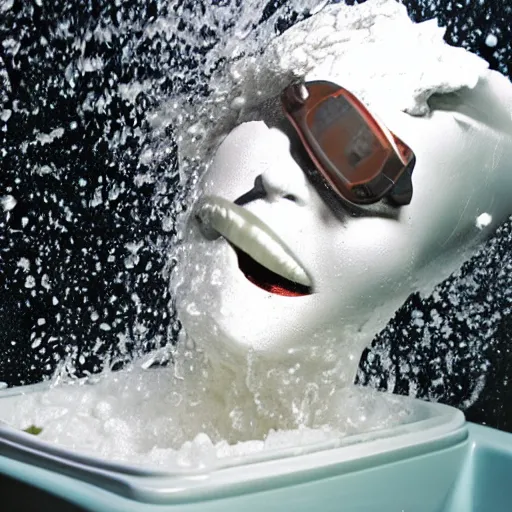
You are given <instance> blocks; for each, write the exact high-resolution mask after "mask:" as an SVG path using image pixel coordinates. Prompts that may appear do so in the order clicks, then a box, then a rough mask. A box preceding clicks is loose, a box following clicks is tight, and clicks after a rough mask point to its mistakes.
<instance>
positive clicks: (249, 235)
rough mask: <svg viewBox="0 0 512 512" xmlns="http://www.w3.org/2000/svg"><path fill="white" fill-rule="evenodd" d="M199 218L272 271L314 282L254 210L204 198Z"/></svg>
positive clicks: (307, 284)
mask: <svg viewBox="0 0 512 512" xmlns="http://www.w3.org/2000/svg"><path fill="white" fill-rule="evenodd" d="M196 217H197V218H198V219H199V220H200V221H201V223H202V227H203V229H205V230H206V232H207V233H210V234H211V230H212V228H213V229H214V230H215V231H217V232H218V233H220V234H221V235H222V236H223V237H224V238H225V239H226V240H228V241H229V242H231V243H232V244H233V245H235V246H236V247H238V248H239V249H240V250H242V251H243V252H245V253H247V254H248V255H249V256H250V257H251V258H252V259H254V260H255V261H257V262H258V263H260V264H261V265H263V266H264V267H266V268H268V269H269V270H271V271H272V272H274V273H276V274H278V275H280V276H282V277H284V278H286V279H288V280H289V281H293V282H295V283H299V284H301V285H304V286H308V287H312V286H313V282H312V279H311V278H310V277H309V275H308V274H307V272H306V271H305V270H304V268H303V267H302V265H301V264H300V263H299V262H298V261H297V259H296V258H295V256H294V255H293V253H292V251H291V250H290V249H289V248H288V247H287V246H286V244H285V243H284V242H283V241H282V240H281V239H280V238H279V237H278V236H277V235H276V234H275V233H274V232H273V231H272V230H271V229H270V228H269V227H268V226H267V225H266V224H265V223H264V222H262V221H261V220H260V219H258V217H256V216H255V215H254V214H253V213H251V212H250V211H248V210H246V209H245V208H242V207H241V206H238V205H236V204H234V203H232V202H230V201H227V200H226V199H223V198H221V197H218V196H208V197H204V198H202V199H201V201H200V203H199V204H198V207H197V209H196Z"/></svg>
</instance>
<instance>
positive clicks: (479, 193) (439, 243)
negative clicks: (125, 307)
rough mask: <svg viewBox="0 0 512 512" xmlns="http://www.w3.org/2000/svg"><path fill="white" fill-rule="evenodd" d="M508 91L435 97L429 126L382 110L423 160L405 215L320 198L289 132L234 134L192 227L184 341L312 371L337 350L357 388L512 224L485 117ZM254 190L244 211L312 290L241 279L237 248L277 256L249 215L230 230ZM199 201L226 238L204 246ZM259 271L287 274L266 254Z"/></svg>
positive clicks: (267, 129) (211, 172) (276, 125)
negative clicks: (417, 304) (413, 317)
mask: <svg viewBox="0 0 512 512" xmlns="http://www.w3.org/2000/svg"><path fill="white" fill-rule="evenodd" d="M509 87H510V86H509V85H508V84H505V83H504V82H502V81H501V77H498V76H497V75H496V76H494V75H493V76H490V78H489V79H488V80H482V81H481V83H480V84H479V85H478V86H477V87H476V88H475V90H473V91H470V90H466V91H464V92H462V93H458V94H457V95H450V96H448V95H447V96H442V97H440V98H438V99H435V100H433V101H432V106H433V112H432V113H431V114H430V115H429V116H425V117H413V116H410V115H408V114H405V113H402V112H399V111H386V110H384V109H382V110H380V111H379V112H375V113H376V114H377V115H378V116H379V117H380V119H381V120H382V121H383V122H384V123H385V124H386V125H387V127H388V128H389V129H391V130H392V131H393V132H394V133H395V134H396V135H398V137H400V138H401V139H402V140H404V141H405V142H406V143H407V144H408V145H409V146H410V147H411V148H412V149H413V151H414V152H415V155H416V166H415V169H414V172H413V187H414V193H413V198H412V201H411V203H410V204H409V205H407V206H403V207H398V208H397V207H392V206H389V205H387V204H385V203H384V202H381V203H377V204H376V205H372V206H371V207H356V208H353V207H350V206H348V205H347V204H343V203H342V202H338V201H332V200H331V199H332V198H331V199H330V198H328V197H326V195H325V193H324V192H323V191H322V188H321V186H319V185H318V184H317V183H316V180H315V174H316V171H315V169H314V166H313V164H312V163H311V162H310V161H309V160H308V159H307V158H305V157H304V155H303V152H302V151H301V145H300V142H299V141H298V139H297V137H296V136H295V135H294V133H293V130H291V129H290V128H289V126H287V124H286V121H284V120H283V122H281V121H278V122H268V121H254V122H248V123H244V124H242V125H240V126H238V127H236V128H235V129H234V130H233V131H232V132H231V133H230V134H229V135H228V136H227V137H226V138H225V140H224V141H223V142H222V144H221V145H220V147H219V148H218V150H217V152H216V155H215V157H214V159H213V161H212V163H211V165H210V167H209V169H208V171H207V173H206V175H205V176H204V179H203V181H202V182H201V185H200V187H201V190H200V196H201V197H200V199H199V201H198V202H197V204H196V207H195V210H194V214H193V215H191V216H190V218H189V222H188V224H187V231H186V244H185V253H186V254H185V256H184V269H183V272H182V276H183V281H182V283H181V286H180V287H179V289H178V306H179V308H180V313H181V318H182V320H183V322H184V325H185V327H186V330H187V332H188V333H189V334H190V335H191V336H192V338H193V339H194V340H196V342H198V343H199V345H200V346H201V347H202V348H203V349H204V350H205V351H206V352H207V353H208V355H209V356H211V358H213V359H215V358H221V359H226V358H227V357H228V356H229V355H233V354H238V355H242V356H247V354H251V353H257V354H259V355H263V356H265V357H266V358H269V359H272V360H274V361H278V360H287V359H290V360H298V361H308V362H311V364H312V365H313V362H314V361H316V360H322V361H324V360H325V359H329V358H332V360H333V361H334V360H335V359H336V357H337V355H338V352H339V351H340V350H343V354H344V358H345V360H346V363H347V364H346V365H344V369H343V370H341V378H342V379H343V380H346V381H347V382H351V381H352V379H353V377H354V373H355V371H356V368H357V363H358V360H359V357H360V354H361V352H362V350H363V349H364V347H365V346H366V345H367V344H368V343H370V342H371V340H372V338H373V336H374V335H375V334H376V333H378V332H379V330H380V329H382V328H383V327H384V326H385V324H386V323H387V322H388V321H389V319H390V318H391V317H392V316H393V314H394V312H395V311H396V309H397V308H398V307H399V306H400V305H401V304H402V303H403V302H404V300H405V299H406V298H407V296H408V295H409V294H410V293H413V292H415V291H421V292H424V293H428V292H430V291H431V289H432V287H433V286H434V285H435V284H437V283H439V282H440V281H442V280H443V279H445V278H446V277H447V276H448V275H449V274H450V273H451V272H452V271H454V270H455V269H456V268H457V267H458V266H460V264H461V263H462V262H463V261H464V260H465V259H467V257H468V256H469V255H470V254H471V251H472V249H473V248H474V247H475V246H476V245H477V244H478V243H479V242H481V241H482V240H483V239H484V238H485V237H486V236H488V235H489V234H490V233H492V231H493V230H494V229H495V228H496V227H497V226H498V225H499V223H500V221H501V220H503V219H504V218H506V216H507V215H509V214H510V212H511V209H512V207H511V206H510V204H512V203H510V199H509V198H510V191H511V190H512V188H511V186H512V177H511V176H510V175H511V174H512V173H511V172H509V170H507V161H508V162H510V161H511V159H510V157H511V156H512V141H511V138H510V135H506V133H507V131H506V130H507V129H508V130H509V132H508V133H510V120H508V119H507V118H506V116H503V115H497V116H490V115H488V114H486V112H488V111H489V109H491V110H492V109H493V108H496V109H497V110H499V102H500V99H503V98H501V96H503V95H505V92H503V91H506V94H508V95H509V96H508V97H509V98H510V89H504V88H509ZM500 95H501V96H500ZM262 117H264V118H265V116H264V115H263V116H262ZM277 118H278V119H279V115H277ZM507 123H508V128H507ZM255 180H256V181H257V182H259V183H260V185H261V187H260V188H261V189H263V191H264V193H263V194H260V195H259V196H257V197H255V198H253V199H252V200H250V201H249V202H247V203H246V204H244V205H243V206H242V207H241V208H243V209H244V210H246V211H249V212H250V213H252V214H254V216H255V217H256V218H257V219H258V223H260V222H261V223H263V225H264V226H265V229H267V228H268V229H269V230H271V232H272V236H273V237H274V238H276V239H278V240H279V242H277V243H278V245H279V244H281V245H282V247H285V248H286V251H287V254H288V256H290V257H291V260H290V261H291V263H290V265H292V267H293V265H295V266H296V267H294V270H293V271H292V273H291V274H289V275H288V277H290V276H295V280H296V281H298V280H299V281H300V280H302V282H303V284H304V283H306V284H308V285H311V286H310V288H311V289H310V291H311V293H308V294H306V295H301V296H283V295H281V294H280V293H272V292H269V291H266V290H265V289H262V288H261V287H260V286H258V285H257V284H254V282H251V281H250V280H249V279H248V278H247V277H246V273H247V268H246V263H244V262H242V263H240V260H239V258H238V256H237V252H236V251H235V249H234V247H233V246H238V247H244V248H248V249H247V251H248V252H249V253H252V254H255V255H258V254H261V253H262V251H263V252H264V253H265V251H267V252H272V254H274V257H273V258H274V260H275V259H279V256H275V254H276V251H277V249H275V248H274V249H273V248H272V247H271V248H270V249H268V247H267V246H268V245H269V243H268V240H267V239H266V238H265V237H263V238H262V237H261V236H259V235H258V227H257V228H254V227H253V224H254V217H253V216H251V215H249V216H246V217H243V218H244V222H245V228H243V229H240V230H239V229H238V228H236V227H235V228H232V229H230V228H229V226H230V223H231V224H233V225H234V224H236V222H237V221H236V218H237V215H238V213H237V212H239V210H238V209H237V207H236V206H232V205H233V201H234V200H236V199H237V198H239V197H240V196H243V195H244V194H246V193H247V192H248V191H249V190H251V189H252V188H253V186H254V183H255ZM217 197H220V198H222V199H223V200H225V201H223V200H219V199H216V198H217ZM226 201H227V202H226ZM205 204H206V205H207V207H209V208H210V209H211V208H212V205H213V206H214V205H217V208H218V209H220V210H219V211H221V214H220V217H222V218H223V217H226V216H227V217H229V219H231V220H229V219H228V220H224V221H221V222H223V223H224V229H225V230H226V229H227V231H224V233H225V234H226V233H227V234H226V236H225V237H224V236H221V237H218V238H216V239H214V240H211V239H209V238H211V237H208V236H205V234H204V233H206V234H207V235H208V231H207V230H206V231H205V229H204V218H203V228H201V226H200V223H199V222H198V220H197V217H196V214H197V213H198V212H199V213H201V211H202V210H201V208H204V205H205ZM231 211H233V212H234V213H229V212H231ZM226 212H227V213H226ZM203 213H204V210H203ZM482 214H488V215H489V216H490V218H491V219H492V220H491V221H490V222H489V217H488V216H487V215H484V216H481V215H482ZM199 217H201V215H199ZM203 217H204V216H203ZM206 217H208V216H206ZM233 219H235V220H233ZM208 222H209V220H208V218H207V219H206V223H207V224H208ZM486 224H487V225H486ZM258 226H260V224H258ZM210 234H211V233H210ZM228 239H230V240H229V241H228ZM248 240H249V241H248ZM229 242H231V243H229ZM270 245H271V244H270ZM263 246H264V247H267V248H266V249H265V248H262V247H263ZM261 261H265V265H264V266H267V267H271V268H273V269H274V270H275V269H276V268H279V265H278V264H277V263H275V262H273V260H272V257H270V256H265V257H264V258H263V260H261ZM273 265H277V267H273ZM290 265H289V266H290ZM260 270H261V269H260ZM293 272H295V274H293ZM281 273H282V274H284V273H285V272H281ZM258 275H259V274H258V273H257V272H256V276H258ZM253 281H254V276H253ZM256 281H257V279H256ZM285 288H286V287H285ZM324 362H325V361H324Z"/></svg>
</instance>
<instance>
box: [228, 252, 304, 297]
mask: <svg viewBox="0 0 512 512" xmlns="http://www.w3.org/2000/svg"><path fill="white" fill-rule="evenodd" d="M232 247H233V249H234V251H235V252H236V254H237V257H238V268H239V269H240V271H241V272H242V273H243V274H244V276H245V277H246V278H247V280H249V281H250V282H251V283H253V284H254V285H255V286H258V287H259V288H261V289H262V290H265V291H267V292H269V293H272V294H274V295H279V296H281V297H304V296H306V295H311V294H312V293H313V290H312V289H311V288H309V287H307V286H304V285H301V284H298V283H294V282H292V281H289V280H288V279H285V278H284V277H281V276H279V275H278V274H275V273H274V272H272V271H271V270H268V269H266V268H265V267H263V266H262V265H260V264H259V263H257V262H256V261H254V260H253V259H252V258H251V257H250V256H249V255H247V254H246V253H244V252H243V251H241V250H240V249H237V248H236V247H234V246H232Z"/></svg>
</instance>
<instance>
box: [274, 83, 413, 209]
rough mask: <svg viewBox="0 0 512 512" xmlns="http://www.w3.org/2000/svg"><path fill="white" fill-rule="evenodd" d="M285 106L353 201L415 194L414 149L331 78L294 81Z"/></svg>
mask: <svg viewBox="0 0 512 512" xmlns="http://www.w3.org/2000/svg"><path fill="white" fill-rule="evenodd" d="M281 103H282V106H283V110H284V112H285V114H286V116H287V117H288V119H289V120H290V121H291V124H292V125H293V126H294V128H295V130H296V131H297V134H298V135H299V137H300V139H301V141H302V144H303V145H304V148H305V149H306V151H307V153H308V154H309V156H310V158H311V160H312V161H313V163H314V165H315V167H316V168H317V169H318V171H319V172H320V173H321V174H322V176H323V177H324V179H325V180H326V181H327V183H328V184H329V185H330V187H331V188H332V190H333V191H334V192H335V193H336V194H337V195H338V196H340V197H341V198H343V199H344V200H346V201H349V202H351V203H354V204H360V205H365V204H373V203H376V202H377V201H380V200H381V199H383V198H386V199H387V200H389V202H390V203H392V204H394V205H396V206H402V205H406V204H409V203H410V202H411V199H412V181H411V175H412V171H413V168H414V164H415V162H416V158H415V156H414V153H413V152H412V150H411V149H410V148H409V147H408V146H407V145H406V144H405V143H404V142H403V141H402V140H400V139H399V138H398V137H397V136H396V135H394V134H393V133H392V132H391V131H390V130H389V129H387V128H386V127H385V126H384V125H383V124H382V123H381V122H379V121H378V120H377V119H376V118H375V117H374V116H373V115H372V114H371V113H370V112H369V111H368V109H367V108H366V107H365V106H364V105H363V104H362V103H361V102H360V101H359V100H358V99H357V98H356V97H355V96H354V95H353V94H352V93H351V92H349V91H347V90H346V89H344V88H343V87H340V86H339V85H336V84H334V83H332V82H327V81H314V82H306V83H302V84H294V85H290V86H289V87H287V88H286V89H285V90H284V91H283V93H282V95H281Z"/></svg>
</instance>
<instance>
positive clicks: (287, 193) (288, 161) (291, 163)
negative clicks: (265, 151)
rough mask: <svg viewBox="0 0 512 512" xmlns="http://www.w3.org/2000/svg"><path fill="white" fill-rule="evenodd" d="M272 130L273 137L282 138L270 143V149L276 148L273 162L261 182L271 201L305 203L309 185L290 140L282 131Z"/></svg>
mask: <svg viewBox="0 0 512 512" xmlns="http://www.w3.org/2000/svg"><path fill="white" fill-rule="evenodd" d="M270 131H271V132H273V133H272V136H273V138H275V139H282V140H276V141H275V142H276V144H275V145H270V148H269V151H271V150H272V149H273V150H274V153H273V155H272V162H271V165H268V166H267V167H266V169H265V171H264V172H263V173H262V174H261V184H262V186H263V188H264V189H265V191H266V193H267V197H268V198H269V200H270V201H277V200H279V199H289V200H291V201H294V202H296V203H298V204H300V205H304V204H306V203H307V202H308V200H309V187H308V183H307V179H306V176H305V174H304V172H303V170H302V169H301V167H300V166H299V164H298V163H297V162H296V160H295V159H294V158H293V156H292V154H291V152H290V140H289V139H288V137H287V136H286V135H285V134H284V133H282V132H280V131H277V130H275V129H273V130H270ZM278 142H281V143H278Z"/></svg>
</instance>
